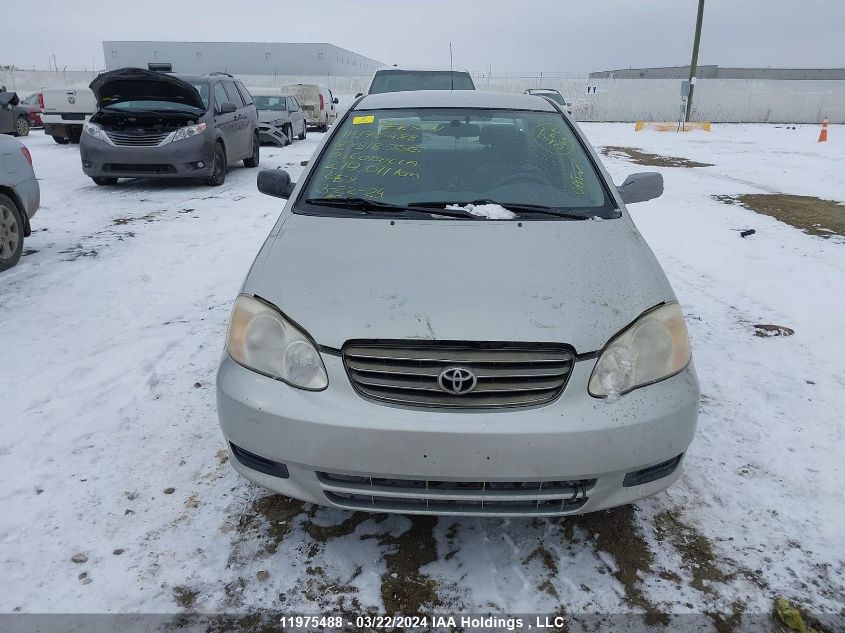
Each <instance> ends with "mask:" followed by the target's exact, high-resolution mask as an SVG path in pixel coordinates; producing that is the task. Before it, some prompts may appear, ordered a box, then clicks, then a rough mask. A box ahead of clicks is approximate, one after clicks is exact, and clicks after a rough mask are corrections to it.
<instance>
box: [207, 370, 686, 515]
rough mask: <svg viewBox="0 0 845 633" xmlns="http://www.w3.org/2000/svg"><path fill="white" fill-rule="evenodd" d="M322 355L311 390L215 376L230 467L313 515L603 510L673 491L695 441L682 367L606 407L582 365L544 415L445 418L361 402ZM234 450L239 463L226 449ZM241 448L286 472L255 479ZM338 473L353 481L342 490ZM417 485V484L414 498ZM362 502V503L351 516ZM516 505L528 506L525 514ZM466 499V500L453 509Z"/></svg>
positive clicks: (222, 373)
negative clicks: (641, 478) (659, 472)
mask: <svg viewBox="0 0 845 633" xmlns="http://www.w3.org/2000/svg"><path fill="white" fill-rule="evenodd" d="M323 359H324V362H325V364H326V370H327V372H328V375H329V387H328V389H327V390H325V391H322V392H307V391H302V390H298V389H294V388H291V387H289V386H287V385H285V384H283V383H281V382H279V381H275V380H273V379H270V378H267V377H265V376H262V375H260V374H257V373H255V372H252V371H249V370H247V369H245V368H243V367H241V366H239V365H237V364H236V363H234V362H233V361H232V360H231V359H230V358H229V357H228V356H227V355H225V354H224V358H223V361H222V363H221V366H220V369H219V372H218V375H217V408H218V415H219V418H220V426H221V428H222V430H223V435H224V436H225V438H226V440H227V441H228V442H229V445H230V458H231V462H232V465H233V466H234V468H235V469H236V470H237V471H238V472H240V473H241V474H242V475H244V476H245V477H246V478H247V479H250V480H251V481H254V482H256V483H258V484H260V485H262V486H264V487H266V488H269V489H271V490H274V491H276V492H279V493H281V494H284V495H288V496H291V497H295V498H297V499H301V500H304V501H309V502H313V503H317V504H320V505H329V506H335V507H341V508H347V509H369V510H373V511H380V512H381V511H386V512H402V513H407V514H459V515H489V514H495V515H533V516H536V515H559V514H580V513H584V512H592V511H595V510H602V509H605V508H610V507H614V506H618V505H623V504H626V503H631V502H633V501H636V500H637V499H640V498H643V497H647V496H650V495H653V494H655V493H657V492H659V491H660V490H663V489H665V488H667V487H668V486H669V485H670V484H672V483H673V482H674V481H675V480H676V479H677V478H678V477H679V476H680V474H681V472H682V464H681V463H680V462H681V458H680V456H682V454H683V453H684V452H685V451H686V449H687V447H688V446H689V444H690V442H691V441H692V438H693V434H694V432H695V426H696V421H697V417H698V396H699V390H698V380H697V378H696V376H695V371H694V369H693V367H692V366H690V367H689V368H688V369H686V370H685V371H683V372H682V373H680V374H678V375H677V376H674V377H673V378H670V379H668V380H665V381H663V382H660V383H657V384H655V385H651V386H649V387H645V388H642V389H638V390H636V391H633V392H631V393H630V394H627V395H626V396H624V397H622V398H619V399H618V400H616V401H606V400H599V399H595V398H592V397H590V396H589V394H588V393H587V382H588V380H589V376H590V373H591V371H592V369H593V366H594V364H595V361H594V360H589V361H582V362H578V363H576V364H575V368H574V369H573V372H572V375H571V377H570V380H569V384H568V385H567V387H566V389H565V390H564V392H563V394H562V395H561V397H560V398H559V399H558V400H556V401H554V402H552V403H550V404H548V405H545V406H541V407H536V408H523V409H507V410H497V411H481V412H479V411H462V412H456V411H440V410H433V409H409V408H400V407H393V406H385V405H382V404H377V403H374V402H371V401H369V400H366V399H364V398H363V397H361V396H360V395H358V394H357V393H356V392H355V391H354V390H353V388H352V385H351V384H350V382H349V379H348V378H347V375H346V371H345V369H344V367H343V363H342V361H341V359H340V358H339V357H336V356H330V355H326V354H324V355H323ZM233 445H234V446H235V447H237V448H235V449H233V448H232V446H233ZM238 449H240V455H241V459H239V458H238V456H237V455H235V454H234V453H233V451H238ZM243 451H247V452H248V453H251V454H253V455H255V456H259V457H260V458H261V459H264V460H269V461H270V462H272V463H276V464H284V466H285V467H286V468H287V473H288V476H287V477H283V476H275V475H270V474H267V472H261V470H262V469H261V468H258V469H256V468H255V467H254V466H255V462H250V460H249V459H244V455H243ZM676 458H679V459H678V461H677V462H676V464H677V465H676V467H674V468H673V469H672V470H671V471H670V472H669V473H668V474H666V476H663V477H661V478H660V479H657V480H655V481H651V482H648V483H642V484H639V485H629V486H625V485H624V484H623V482H624V480H625V476H626V474H629V473H632V472H634V471H639V470H640V469H644V468H647V467H650V466H654V465H656V464H661V463H663V462H667V460H674V459H676ZM250 466H253V467H250ZM344 476H352V477H348V482H349V483H344V481H343V477H344ZM357 477H364V478H379V479H382V480H391V481H392V480H414V482H413V486H417V487H416V488H415V489H412V488H413V486H412V485H411V484H412V482H408V483H409V486H408V489H405V488H402V487H400V488H396V487H395V486H394V487H385V486H382V485H381V483H380V482H378V481H376V482H372V480H370V481H371V484H373V485H370V486H369V487H367V486H364V485H361V480H359V479H357ZM420 481H422V482H428V483H426V484H425V485H424V486H423V487H422V488H420V487H419V482H420ZM444 481H448V482H473V483H478V482H487V483H485V484H484V486H483V487H482V488H481V489H479V488H478V487H477V486H476V487H474V488H473V486H470V490H468V491H465V492H458V493H455V492H454V491H452V492H446V493H443V492H442V491H440V492H436V491H435V492H433V491H432V489H431V488H433V487H434V486H433V485H432V482H434V483H436V482H444ZM490 482H492V483H493V484H495V483H496V482H523V483H524V484H529V483H530V482H554V484H555V485H556V486H563V487H564V488H566V486H567V485H571V487H574V489H575V493H574V495H572V496H573V497H574V500H573V501H574V502H572V503H570V502H564V503H562V504H561V505H560V506H558V507H552V506H549V505H548V504H547V503H545V501H546V500H547V499H548V498H549V497H551V496H554V495H551V494H547V493H545V492H544V491H537V490H536V489H535V490H533V491H532V490H529V491H528V492H524V491H523V490H517V491H514V490H510V491H507V492H504V493H503V492H501V491H492V490H491V489H492V488H493V487H494V486H491V485H489V483H490ZM395 483H396V482H395V481H393V483H392V484H391V485H393V484H395ZM400 483H401V482H400ZM451 485H452V484H450V486H451ZM373 486H375V487H373ZM367 490H369V491H370V492H369V493H368V492H367ZM397 490H398V492H397ZM367 494H371V497H370V500H371V501H370V506H362V504H361V499H362V498H365V497H366V495H367ZM516 498H518V499H521V500H522V501H523V502H526V501H528V502H532V501H533V500H536V501H537V504H536V506H534V507H529V506H528V505H526V504H525V503H521V504H520V503H516V502H515V499H516ZM554 498H558V497H557V496H554ZM470 499H472V500H473V503H461V501H462V500H463V501H469V500H470ZM437 500H443V501H447V502H449V503H437V502H436V501H437ZM500 501H507V502H510V503H513V505H512V506H511V507H510V508H509V507H508V506H507V505H506V504H502V503H499V502H500ZM485 503H486V506H485Z"/></svg>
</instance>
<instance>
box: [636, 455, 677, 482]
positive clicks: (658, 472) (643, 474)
mask: <svg viewBox="0 0 845 633" xmlns="http://www.w3.org/2000/svg"><path fill="white" fill-rule="evenodd" d="M683 456H684V454H683V453H681V454H680V455H678V456H677V457H674V458H672V459H670V460H669V461H665V462H661V463H660V464H655V465H654V466H649V467H648V468H642V469H640V470H635V471H634V472H632V473H628V474H627V475H625V480H624V481H623V482H622V485H623V486H624V487H625V488H630V487H631V486H641V485H643V484H647V483H651V482H652V481H657V480H658V479H663V478H664V477H668V476H669V475H671V474H672V473H673V472H675V469H676V468H677V467H678V464H680V463H681V459H682V458H683Z"/></svg>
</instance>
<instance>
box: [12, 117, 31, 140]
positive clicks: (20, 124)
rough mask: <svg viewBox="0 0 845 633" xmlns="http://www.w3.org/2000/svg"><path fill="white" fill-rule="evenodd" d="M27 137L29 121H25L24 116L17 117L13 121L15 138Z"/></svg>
mask: <svg viewBox="0 0 845 633" xmlns="http://www.w3.org/2000/svg"><path fill="white" fill-rule="evenodd" d="M28 135H29V121H27V119H26V117H25V116H19V117H18V120H17V121H15V136H28Z"/></svg>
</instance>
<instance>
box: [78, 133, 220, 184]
mask: <svg viewBox="0 0 845 633" xmlns="http://www.w3.org/2000/svg"><path fill="white" fill-rule="evenodd" d="M214 143H215V141H214V137H213V136H212V135H210V134H202V135H198V136H195V137H193V138H187V139H183V140H181V141H176V142H175V143H166V144H164V145H159V146H154V147H128V146H119V145H111V144H109V143H106V142H105V141H101V140H100V139H98V138H94V137H92V136H91V135H90V134H87V133H83V134H82V140H81V141H80V143H79V155H80V157H81V159H82V171H83V172H84V173H85V175H86V176H90V177H92V178H93V177H107V178H205V177H208V176H211V174H212V172H213V171H214ZM200 162H201V163H202V164H203V166H202V167H199V166H198V165H197V164H198V163H200Z"/></svg>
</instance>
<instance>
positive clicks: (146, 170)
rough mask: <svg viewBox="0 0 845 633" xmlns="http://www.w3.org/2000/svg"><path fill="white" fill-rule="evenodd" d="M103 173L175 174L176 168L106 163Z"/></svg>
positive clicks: (170, 166)
mask: <svg viewBox="0 0 845 633" xmlns="http://www.w3.org/2000/svg"><path fill="white" fill-rule="evenodd" d="M103 171H111V172H116V173H132V174H174V173H176V168H175V167H174V166H173V165H158V164H135V163H106V164H104V165H103Z"/></svg>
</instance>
